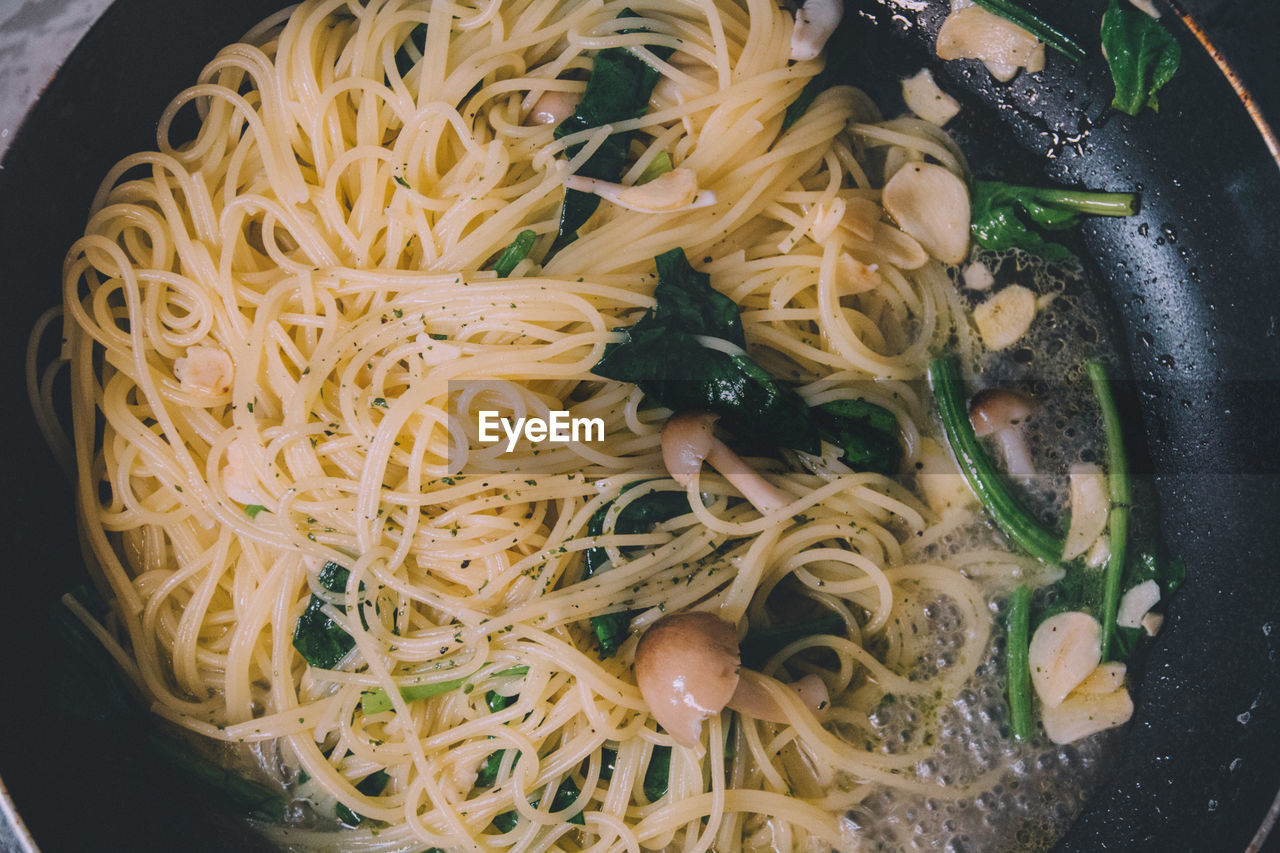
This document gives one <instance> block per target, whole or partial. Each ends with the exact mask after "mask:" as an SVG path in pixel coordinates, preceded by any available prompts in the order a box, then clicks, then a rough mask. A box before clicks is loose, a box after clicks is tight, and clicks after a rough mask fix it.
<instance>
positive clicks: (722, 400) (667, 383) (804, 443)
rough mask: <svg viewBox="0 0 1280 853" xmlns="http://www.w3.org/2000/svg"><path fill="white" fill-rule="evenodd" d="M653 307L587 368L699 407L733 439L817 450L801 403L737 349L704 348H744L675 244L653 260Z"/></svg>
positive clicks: (730, 305) (732, 312)
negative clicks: (719, 344) (714, 344)
mask: <svg viewBox="0 0 1280 853" xmlns="http://www.w3.org/2000/svg"><path fill="white" fill-rule="evenodd" d="M656 260H657V265H658V286H657V288H656V289H655V290H654V294H653V295H654V298H655V299H656V300H657V305H655V306H654V307H653V308H651V309H649V311H647V312H646V313H645V314H644V316H643V317H641V318H640V320H639V322H637V323H636V324H635V325H634V326H631V327H630V328H628V329H626V330H625V332H626V339H625V340H623V341H621V342H619V343H614V344H610V345H609V346H607V347H605V351H604V355H603V356H602V357H601V359H600V361H599V362H597V363H596V366H595V369H594V370H595V373H596V374H598V375H600V376H603V377H606V378H608V379H616V380H619V381H621V382H634V383H635V384H636V385H639V386H640V388H641V389H642V390H644V392H645V393H646V394H648V395H650V396H651V397H653V398H655V399H656V400H658V401H659V402H660V403H661V404H662V405H664V406H667V407H668V408H671V409H675V410H676V411H683V410H689V409H704V410H710V411H712V412H715V413H716V414H718V415H719V416H720V420H721V423H722V424H723V425H724V426H725V428H726V429H728V430H729V431H730V432H732V433H734V434H736V435H739V436H744V437H745V436H751V437H753V438H754V439H756V441H757V442H758V443H759V444H761V445H784V446H787V447H794V448H796V449H797V450H804V451H807V452H810V453H817V452H818V449H819V439H818V431H817V428H816V427H815V426H814V424H813V421H812V419H811V418H810V417H809V408H808V406H807V405H806V404H805V402H804V401H803V400H801V399H800V396H799V395H798V394H796V392H795V391H794V390H792V389H791V388H790V387H788V386H785V385H782V384H781V383H779V382H778V381H777V380H776V379H774V378H773V377H772V376H770V375H769V374H768V373H766V372H765V371H764V370H763V369H762V368H760V366H759V365H757V364H756V363H755V362H754V361H752V360H751V359H750V358H749V357H748V356H746V355H745V354H743V355H739V354H730V352H725V351H724V350H722V349H712V348H710V347H707V346H704V344H703V342H702V341H700V340H699V338H714V339H719V340H721V341H724V342H726V343H727V344H728V346H727V347H726V349H729V350H733V349H744V348H745V346H746V340H745V338H744V337H743V334H742V321H741V320H740V319H739V317H738V306H737V305H736V304H735V303H734V302H733V300H731V299H729V298H728V297H727V296H725V295H723V294H721V293H718V292H717V291H715V290H714V289H712V287H711V280H710V277H709V276H708V275H707V274H706V273H701V272H698V271H696V270H694V269H693V267H691V266H690V265H689V261H688V259H687V258H686V257H685V254H684V251H683V250H682V249H672V250H671V251H669V252H666V253H664V254H662V255H659V256H658V257H657V259H656Z"/></svg>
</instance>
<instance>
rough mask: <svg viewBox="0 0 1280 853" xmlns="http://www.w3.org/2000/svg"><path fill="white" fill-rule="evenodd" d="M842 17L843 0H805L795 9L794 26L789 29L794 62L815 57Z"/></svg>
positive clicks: (820, 51)
mask: <svg viewBox="0 0 1280 853" xmlns="http://www.w3.org/2000/svg"><path fill="white" fill-rule="evenodd" d="M843 17H844V2H843V0H805V4H804V5H803V6H801V7H800V8H799V9H797V10H796V26H795V29H794V30H792V31H791V58H792V59H793V60H795V61H796V62H804V61H805V60H808V59H817V58H818V54H820V53H822V48H824V47H825V46H826V44H827V39H829V38H831V34H832V33H834V32H835V31H836V27H838V26H840V19H841V18H843Z"/></svg>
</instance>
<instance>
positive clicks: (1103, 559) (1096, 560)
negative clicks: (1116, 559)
mask: <svg viewBox="0 0 1280 853" xmlns="http://www.w3.org/2000/svg"><path fill="white" fill-rule="evenodd" d="M1110 559H1111V539H1110V537H1107V536H1099V537H1098V538H1097V539H1095V540H1093V544H1092V545H1091V546H1089V553H1088V554H1085V557H1084V564H1085V565H1086V566H1088V567H1089V568H1091V569H1100V568H1102V567H1103V566H1105V565H1106V564H1107V561H1108V560H1110Z"/></svg>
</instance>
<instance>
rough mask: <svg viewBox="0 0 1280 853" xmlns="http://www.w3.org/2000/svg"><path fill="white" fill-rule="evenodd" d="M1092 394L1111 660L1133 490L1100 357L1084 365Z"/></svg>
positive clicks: (1105, 645)
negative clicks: (1102, 482) (1102, 457)
mask: <svg viewBox="0 0 1280 853" xmlns="http://www.w3.org/2000/svg"><path fill="white" fill-rule="evenodd" d="M1087 370H1088V373H1089V381H1090V382H1091V383H1092V385H1093V395H1094V397H1096V398H1097V400H1098V408H1099V409H1100V410H1101V411H1102V430H1103V432H1104V433H1105V435H1106V438H1107V483H1108V487H1109V489H1110V492H1111V512H1110V514H1109V515H1108V516H1107V529H1108V532H1109V534H1110V537H1111V542H1110V545H1111V556H1110V557H1108V558H1107V569H1106V577H1105V579H1104V581H1103V592H1102V614H1101V616H1102V659H1103V660H1111V643H1112V640H1113V639H1114V638H1115V633H1116V610H1117V609H1118V608H1119V606H1120V581H1121V579H1122V578H1123V576H1124V560H1125V551H1126V549H1127V548H1128V546H1129V512H1130V507H1131V506H1132V503H1133V491H1132V487H1131V485H1130V482H1129V458H1128V454H1127V453H1125V449H1124V430H1123V427H1122V426H1121V424H1120V411H1119V409H1117V408H1116V400H1115V395H1114V394H1113V393H1112V388H1111V384H1112V383H1111V377H1110V376H1109V374H1108V372H1107V367H1106V365H1105V364H1103V363H1102V362H1100V361H1091V362H1089V363H1088V365H1087Z"/></svg>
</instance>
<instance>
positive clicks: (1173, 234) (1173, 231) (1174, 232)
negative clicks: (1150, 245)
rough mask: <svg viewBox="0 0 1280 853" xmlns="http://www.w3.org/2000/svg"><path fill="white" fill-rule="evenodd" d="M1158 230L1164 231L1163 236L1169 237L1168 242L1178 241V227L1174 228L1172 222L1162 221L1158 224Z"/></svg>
mask: <svg viewBox="0 0 1280 853" xmlns="http://www.w3.org/2000/svg"><path fill="white" fill-rule="evenodd" d="M1160 230H1161V231H1163V232H1164V236H1165V237H1168V238H1169V242H1170V243H1176V242H1178V229H1177V228H1174V227H1173V225H1172V223H1169V222H1164V223H1162V224H1161V225H1160Z"/></svg>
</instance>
